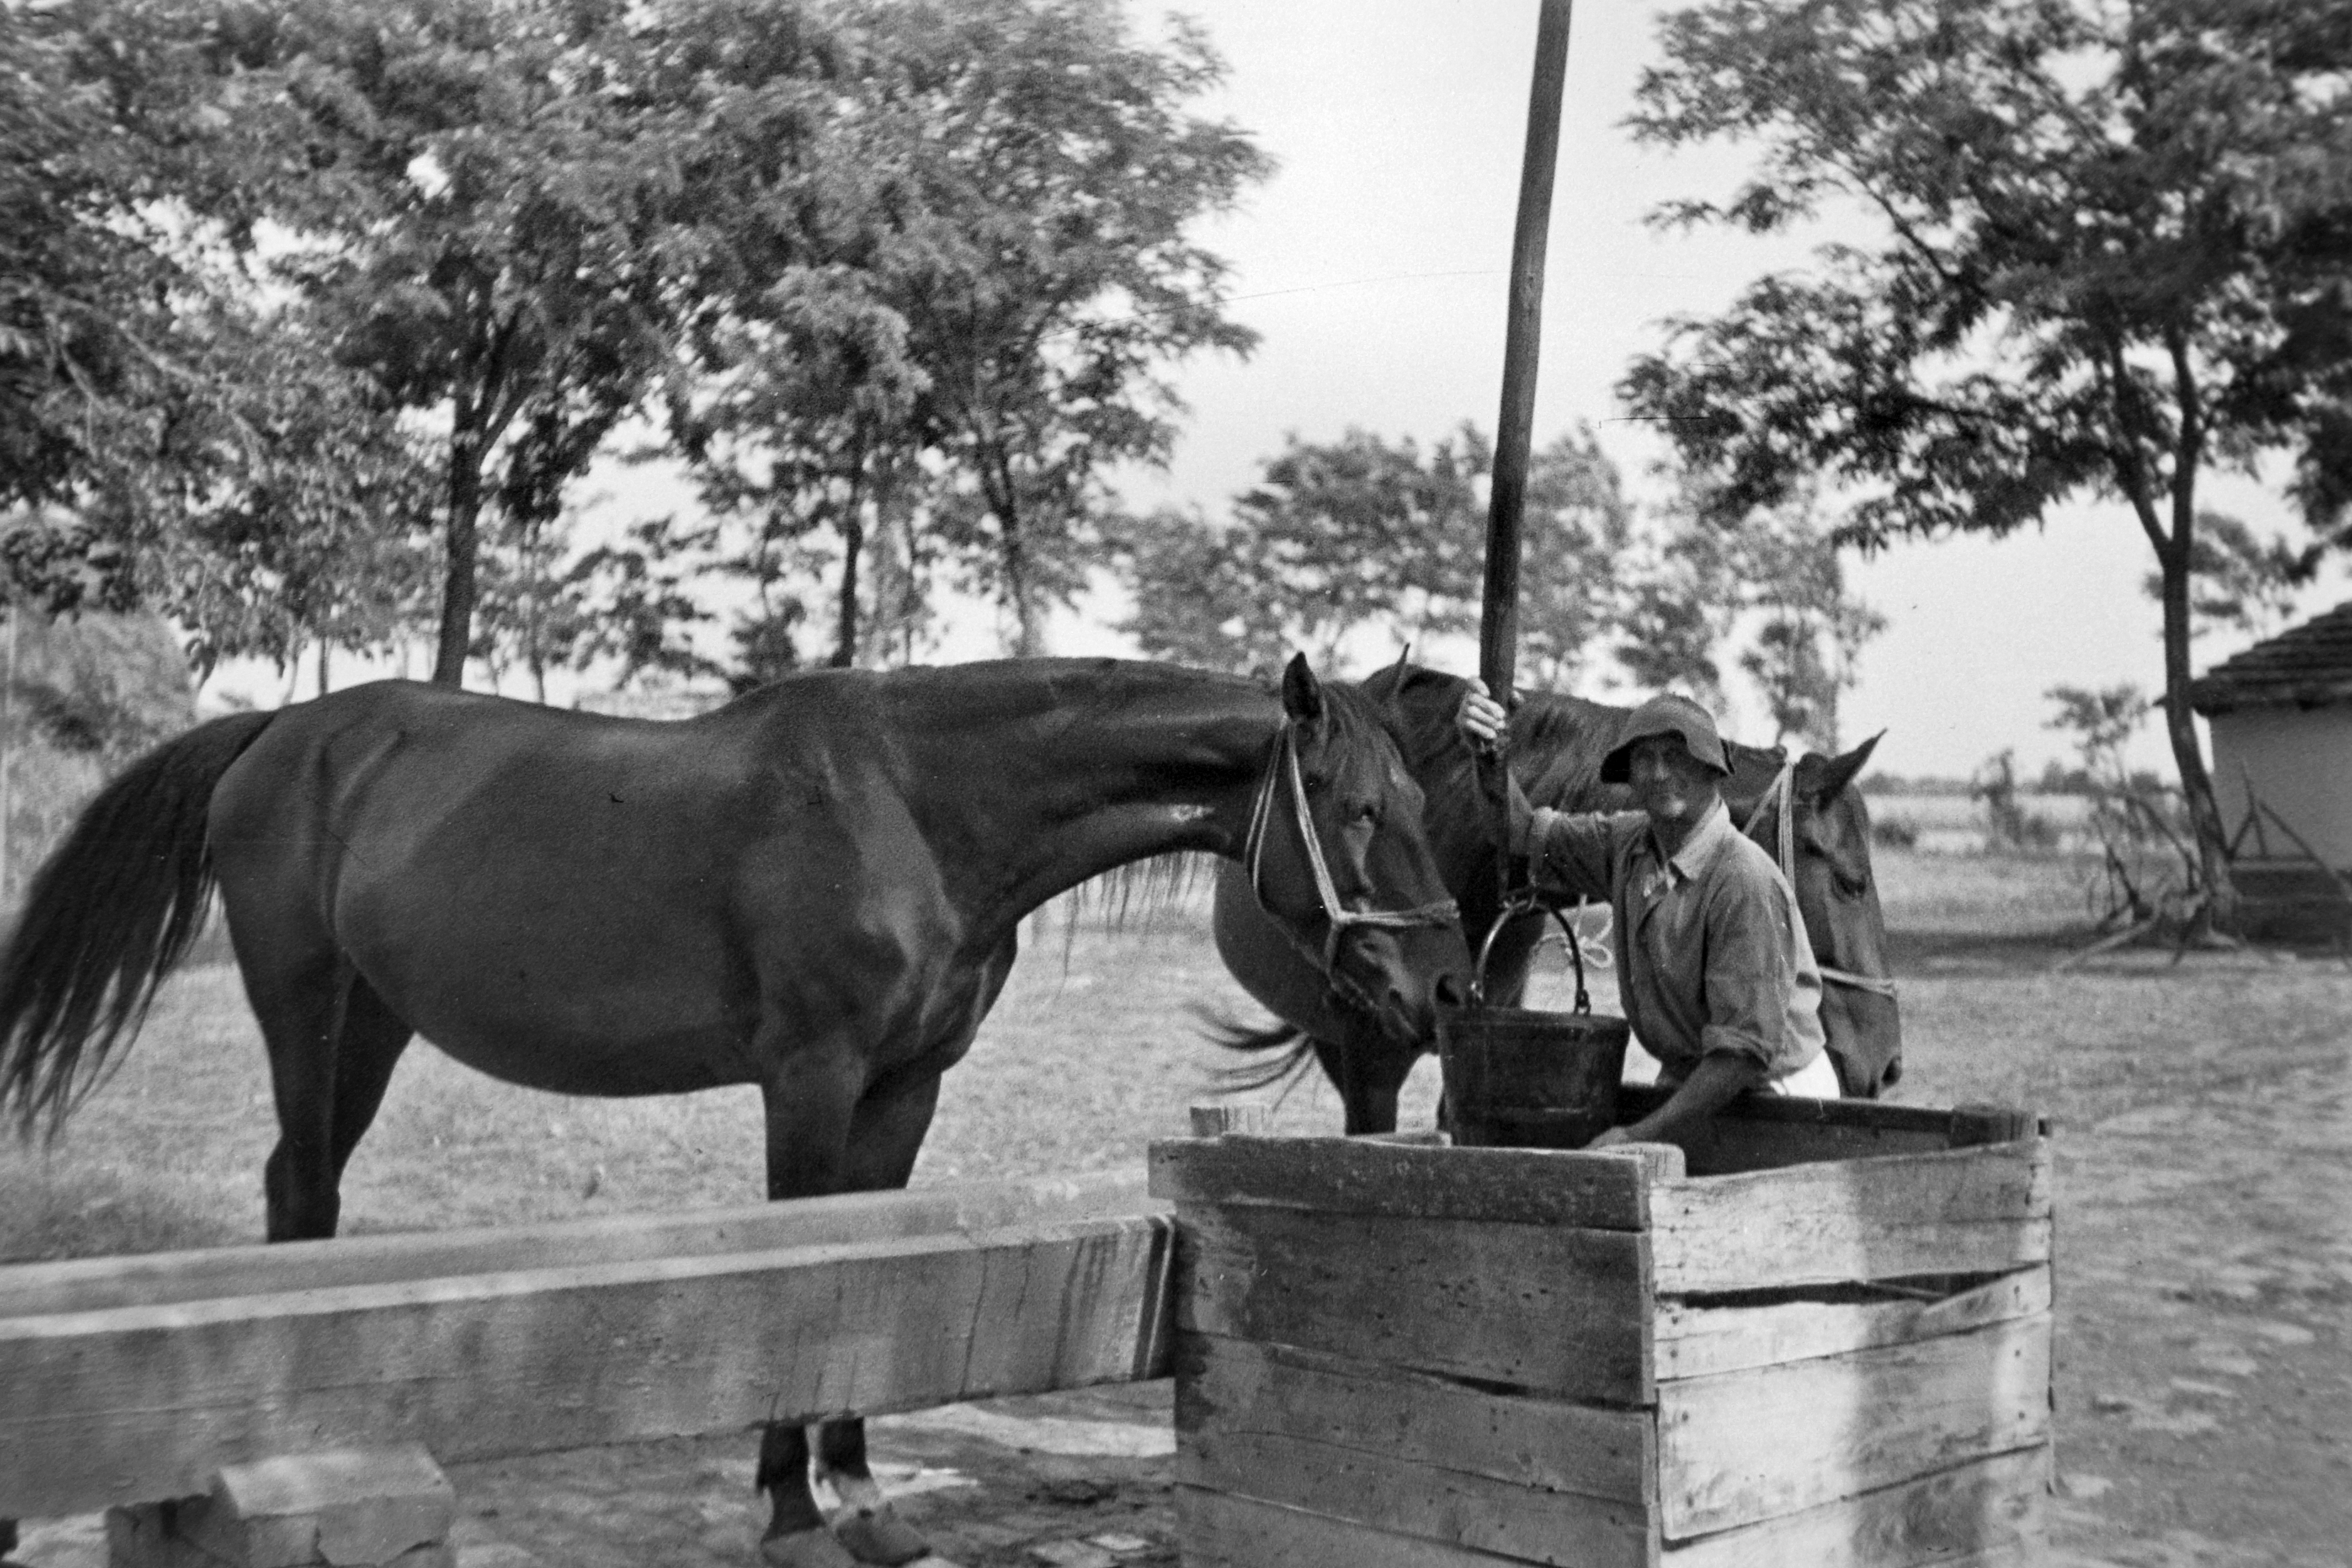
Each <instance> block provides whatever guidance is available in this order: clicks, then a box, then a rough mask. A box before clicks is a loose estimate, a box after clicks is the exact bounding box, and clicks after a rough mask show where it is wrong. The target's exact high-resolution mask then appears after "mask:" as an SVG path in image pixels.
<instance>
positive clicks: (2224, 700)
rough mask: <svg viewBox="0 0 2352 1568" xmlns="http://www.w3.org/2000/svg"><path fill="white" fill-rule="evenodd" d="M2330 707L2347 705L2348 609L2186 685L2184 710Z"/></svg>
mask: <svg viewBox="0 0 2352 1568" xmlns="http://www.w3.org/2000/svg"><path fill="white" fill-rule="evenodd" d="M2334 703H2352V604H2339V605H2337V606H2336V608H2335V609H2333V610H2331V611H2329V612H2327V613H2326V614H2325V615H2321V616H2318V617H2316V618H2315V619H2313V620H2310V621H2306V622H2304V623H2303V624H2302V625H2300V626H2297V627H2295V628H2294V630H2293V631H2290V632H2280V633H2279V634H2278V635H2277V636H2275V637H2273V638H2272V639H2271V640H2270V641H2269V642H2267V643H2255V644H2254V645H2253V646H2252V647H2251V648H2249V649H2247V650H2246V651H2245V652H2244V653H2240V654H2237V655H2235V656H2234V657H2232V658H2228V659H2224V660H2223V661H2221V663H2220V664H2216V665H2214V666H2213V667H2212V668H2211V669H2210V670H2208V671H2206V672H2205V673H2204V674H2202V675H2200V676H2199V677H2198V678H2197V679H2196V680H2193V681H2191V682H2189V706H2191V707H2193V708H2195V709H2196V710H2197V711H2198V712H2199V713H2201V714H2207V715H2211V714H2217V713H2228V712H2229V711H2230V710H2231V709H2232V708H2242V707H2325V706H2329V705H2331V704H2334Z"/></svg>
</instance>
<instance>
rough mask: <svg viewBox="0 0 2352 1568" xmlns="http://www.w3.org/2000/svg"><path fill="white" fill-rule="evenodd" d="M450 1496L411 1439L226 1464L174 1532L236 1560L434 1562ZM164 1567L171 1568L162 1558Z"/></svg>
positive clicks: (244, 1566) (254, 1563) (426, 1567)
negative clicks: (425, 1552)
mask: <svg viewBox="0 0 2352 1568" xmlns="http://www.w3.org/2000/svg"><path fill="white" fill-rule="evenodd" d="M456 1519H457V1494H456V1493H455V1492H454V1491H453V1490H451V1489H450V1486H449V1480H448V1478H447V1477H446V1476H444V1475H443V1474H442V1473H441V1469H440V1467H439V1466H438V1465H436V1464H435V1463H434V1462H433V1457H432V1456H431V1455H430V1454H428V1453H426V1452H425V1449H424V1448H421V1447H418V1446H417V1445H415V1444H413V1443H412V1444H405V1445H403V1446H401V1447H398V1448H338V1449H330V1450H325V1451H322V1452H320V1453H315V1454H299V1455H289V1456H286V1457H284V1458H271V1459H259V1460H256V1461H255V1462H253V1463H251V1464H246V1465H227V1466H224V1467H223V1468H222V1469H221V1471H220V1473H219V1475H218V1476H217V1477H216V1478H215V1479H214V1482H213V1490H212V1492H211V1495H210V1496H208V1497H206V1498H205V1499H203V1500H201V1501H200V1502H199V1503H197V1504H195V1505H193V1506H184V1507H183V1508H182V1509H181V1511H180V1517H179V1524H178V1529H179V1532H180V1533H181V1534H182V1535H184V1537H185V1538H186V1539H187V1540H189V1541H190V1542H194V1544H196V1545H197V1546H199V1547H202V1548H203V1549H204V1550H205V1551H206V1552H210V1553H212V1554H213V1555H214V1556H215V1557H217V1558H221V1559H224V1560H225V1561H226V1562H227V1563H233V1564H236V1568H313V1565H316V1564H320V1563H324V1564H328V1565H330V1568H386V1565H388V1564H392V1563H398V1564H400V1568H442V1565H444V1564H446V1563H447V1562H448V1556H447V1553H446V1550H442V1551H441V1553H440V1555H439V1556H438V1557H434V1556H429V1555H428V1556H414V1554H415V1552H417V1551H418V1550H419V1549H421V1548H430V1549H436V1550H439V1549H441V1548H442V1546H443V1543H444V1542H446V1541H447V1540H448V1536H449V1528H450V1526H451V1525H452V1524H453V1523H454V1522H455V1521H456ZM170 1568H179V1565H178V1564H172V1565H170Z"/></svg>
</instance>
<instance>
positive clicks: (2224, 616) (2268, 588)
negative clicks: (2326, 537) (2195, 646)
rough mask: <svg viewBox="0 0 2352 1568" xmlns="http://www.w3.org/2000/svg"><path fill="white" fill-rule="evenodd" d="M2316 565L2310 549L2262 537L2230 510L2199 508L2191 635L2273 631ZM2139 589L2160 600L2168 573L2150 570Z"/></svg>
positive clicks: (2191, 557) (2192, 567)
mask: <svg viewBox="0 0 2352 1568" xmlns="http://www.w3.org/2000/svg"><path fill="white" fill-rule="evenodd" d="M2317 565H2318V561H2317V559H2316V558H2315V555H2314V554H2313V552H2312V551H2310V550H2308V549H2301V550H2299V549H2295V548H2294V547H2293V546H2292V545H2290V544H2288V543H2287V542H2286V541H2285V540H2284V539H2276V538H2273V539H2267V540H2265V539H2263V538H2258V537H2256V535H2255V533H2254V530H2253V529H2252V528H2248V527H2247V526H2246V525H2245V524H2244V523H2243V522H2242V521H2240V520H2239V519H2238V518H2236V517H2231V516H2230V515H2229V514H2228V513H2226V512H2207V511H2200V512H2199V513H2198V514H2197V535H2196V538H2195V540H2194V541H2193V542H2192V543H2191V544H2190V546H2189V635H2190V636H2191V637H2198V636H2202V635H2203V634H2204V633H2205V632H2210V631H2211V630H2213V629H2214V628H2215V627H2226V628H2228V629H2230V630H2231V631H2236V632H2244V633H2246V634H2247V635H2249V636H2252V637H2263V636H2267V635H2269V634H2270V633H2271V632H2273V631H2275V630H2276V629H2277V628H2278V626H2279V624H2280V622H2284V620H2285V619H2286V617H2287V615H2288V613H2289V612H2292V611H2293V610H2294V596H2295V590H2296V589H2298V588H2300V587H2302V586H2303V585H2304V584H2305V582H2307V581H2309V580H2311V578H2312V576H2313V575H2314V572H2315V568H2316V567H2317ZM2140 591H2142V592H2144V593H2146V594H2147V596H2148V597H2149V598H2150V599H2153V600H2156V601H2158V602H2159V603H2161V602H2162V601H2163V599H2164V573H2163V572H2161V571H2151V572H2149V573H2148V574H2147V577H2145V578H2143V579H2141V580H2140Z"/></svg>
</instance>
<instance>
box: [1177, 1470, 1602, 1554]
mask: <svg viewBox="0 0 2352 1568" xmlns="http://www.w3.org/2000/svg"><path fill="white" fill-rule="evenodd" d="M1176 1532H1177V1538H1178V1539H1179V1540H1181V1542H1183V1543H1184V1564H1185V1568H1508V1565H1509V1563H1510V1562H1511V1559H1509V1558H1507V1557H1496V1556H1495V1555H1494V1554H1492V1553H1491V1552H1479V1551H1476V1550H1474V1549H1472V1548H1470V1547H1465V1546H1448V1545H1445V1544H1444V1543H1442V1542H1435V1541H1430V1540H1426V1539H1423V1538H1419V1537H1414V1536H1410V1535H1399V1534H1397V1533H1396V1532H1394V1531H1387V1530H1379V1529H1375V1528H1373V1527H1371V1526H1370V1525H1363V1524H1355V1523H1351V1522H1349V1521H1346V1520H1340V1519H1331V1518H1328V1517H1327V1516H1325V1515H1323V1514H1319V1513H1313V1512H1309V1511H1307V1510H1305V1509H1297V1508H1284V1507H1281V1506H1280V1505H1278V1504H1275V1503H1270V1502H1260V1501H1258V1500H1256V1499H1255V1498H1246V1497H1234V1496H1232V1495H1231V1494H1229V1493H1225V1492H1217V1491H1209V1490H1203V1489H1202V1488H1200V1487H1188V1486H1180V1487H1178V1488H1177V1489H1176ZM1544 1561H1545V1562H1547V1563H1552V1564H1555V1565H1557V1568H1589V1563H1588V1560H1587V1559H1586V1558H1585V1557H1584V1556H1582V1555H1581V1554H1580V1552H1579V1551H1578V1549H1577V1543H1576V1542H1573V1541H1562V1542H1558V1543H1556V1545H1555V1546H1554V1548H1553V1550H1552V1551H1550V1552H1548V1553H1546V1555H1545V1558H1544Z"/></svg>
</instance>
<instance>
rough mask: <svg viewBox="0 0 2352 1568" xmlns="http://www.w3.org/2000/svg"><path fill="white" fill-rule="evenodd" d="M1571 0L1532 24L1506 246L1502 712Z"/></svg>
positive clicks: (1557, 1)
mask: <svg viewBox="0 0 2352 1568" xmlns="http://www.w3.org/2000/svg"><path fill="white" fill-rule="evenodd" d="M1568 13H1569V0H1543V15H1542V17H1541V19H1540V20H1539V21H1538V23H1537V25H1536V70H1535V85H1534V87H1533V88H1532V89H1530V90H1529V92H1528V148H1527V153H1526V156H1525V157H1524V158H1523V159H1522V160H1521V161H1520V164H1519V222H1518V228H1517V232H1516V233H1515V234H1514V235H1513V237H1512V240H1511V319H1510V328H1509V331H1508V333H1507V336H1506V338H1505V340H1504V344H1503V410H1502V414H1501V416H1500V418H1499V419H1497V421H1496V429H1495V476H1494V487H1493V493H1492V497H1491V499H1490V500H1489V502H1488V505H1487V509H1486V600H1485V606H1484V613H1483V614H1482V615H1481V617H1480V619H1479V622H1478V678H1479V679H1480V680H1483V681H1485V682H1486V689H1487V690H1488V691H1490V692H1492V693H1493V694H1494V695H1495V699H1496V701H1497V702H1500V703H1503V704H1505V705H1506V706H1508V704H1509V702H1510V700H1511V683H1512V677H1513V674H1514V671H1515V668H1516V666H1517V655H1518V644H1519V517H1520V514H1521V513H1522V512H1524V511H1525V510H1526V508H1527V499H1528V446H1529V444H1530V441H1531V439H1532V436H1533V434H1534V429H1535V414H1536V352H1537V349H1538V346H1539V344H1540V342H1541V340H1542V337H1543V277H1544V236H1545V233H1546V231H1547V230H1548V229H1549V227H1550V225H1551V185H1552V172H1553V169H1554V168H1555V167H1556V166H1557V164H1558V163H1559V99H1560V89H1561V85H1562V83H1563V82H1565V81H1566V79H1567V77H1568Z"/></svg>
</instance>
